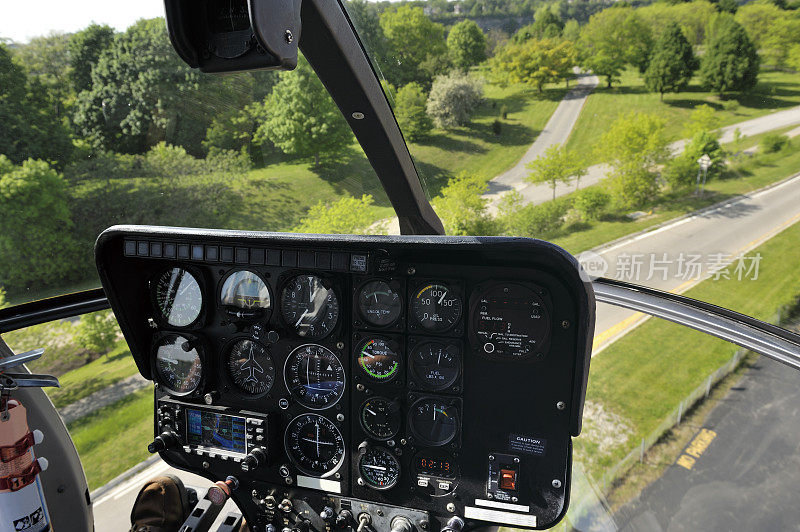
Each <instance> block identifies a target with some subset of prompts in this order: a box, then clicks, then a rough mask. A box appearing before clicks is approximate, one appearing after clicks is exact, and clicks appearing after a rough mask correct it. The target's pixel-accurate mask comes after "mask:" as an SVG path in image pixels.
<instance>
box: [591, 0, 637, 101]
mask: <svg viewBox="0 0 800 532" xmlns="http://www.w3.org/2000/svg"><path fill="white" fill-rule="evenodd" d="M578 43H579V53H580V56H581V60H582V63H581V64H582V65H583V66H585V67H586V68H589V69H591V70H592V71H593V72H594V73H595V74H597V75H599V76H603V77H605V78H606V84H607V85H608V87H609V88H611V84H612V83H614V82H616V81H617V80H618V79H619V76H620V74H621V73H622V70H623V68H624V67H625V65H633V66H636V67H638V68H639V70H640V71H644V70H645V69H646V68H647V59H648V56H649V54H650V44H651V34H650V28H648V26H647V25H646V24H644V22H643V21H642V20H641V19H640V18H639V16H638V15H637V14H636V12H635V11H634V10H633V9H632V8H630V7H612V8H609V9H606V10H604V11H601V12H600V13H597V14H595V15H592V18H590V19H589V23H588V24H586V26H584V27H583V29H582V30H581V38H580V40H579V41H578Z"/></svg>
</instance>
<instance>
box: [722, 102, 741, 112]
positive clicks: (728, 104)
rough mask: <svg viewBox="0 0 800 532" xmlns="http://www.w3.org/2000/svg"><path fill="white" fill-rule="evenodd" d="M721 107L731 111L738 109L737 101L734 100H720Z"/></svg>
mask: <svg viewBox="0 0 800 532" xmlns="http://www.w3.org/2000/svg"><path fill="white" fill-rule="evenodd" d="M722 108H723V109H725V110H726V111H729V112H731V113H733V112H736V111H737V110H738V109H739V102H738V101H736V100H725V101H724V102H722Z"/></svg>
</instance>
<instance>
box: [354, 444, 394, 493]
mask: <svg viewBox="0 0 800 532" xmlns="http://www.w3.org/2000/svg"><path fill="white" fill-rule="evenodd" d="M358 473H359V474H360V475H361V479H362V480H363V481H364V485H366V486H368V487H370V488H372V489H376V490H388V489H391V488H393V487H394V486H395V485H396V484H397V481H398V480H399V479H400V462H399V461H398V460H397V457H395V455H394V454H392V452H391V451H390V450H388V449H384V448H383V447H369V448H367V450H366V451H365V452H364V454H362V455H361V457H360V458H359V459H358Z"/></svg>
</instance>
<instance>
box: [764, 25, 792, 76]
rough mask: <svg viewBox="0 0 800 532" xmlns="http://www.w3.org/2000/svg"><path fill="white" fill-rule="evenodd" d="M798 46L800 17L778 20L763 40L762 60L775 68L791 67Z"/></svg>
mask: <svg viewBox="0 0 800 532" xmlns="http://www.w3.org/2000/svg"><path fill="white" fill-rule="evenodd" d="M796 46H800V17H797V16H796V17H795V18H782V19H778V20H776V21H775V24H774V25H773V26H772V28H771V29H770V31H769V33H768V34H767V35H766V36H763V37H762V39H761V51H760V54H761V58H762V59H763V61H764V63H765V64H767V65H771V66H772V67H774V68H786V67H789V66H790V57H791V54H792V48H793V47H796Z"/></svg>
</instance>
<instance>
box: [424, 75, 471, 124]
mask: <svg viewBox="0 0 800 532" xmlns="http://www.w3.org/2000/svg"><path fill="white" fill-rule="evenodd" d="M482 100H483V85H482V84H481V82H480V81H479V80H477V79H475V78H473V77H472V76H470V75H468V74H463V73H459V72H452V73H450V74H448V75H447V76H438V77H437V78H436V79H434V80H433V86H432V87H431V93H430V95H429V96H428V102H427V104H426V106H425V111H426V112H427V113H428V115H429V116H430V117H431V118H432V119H433V123H434V125H435V126H436V127H439V128H449V127H455V126H463V125H465V124H467V123H468V122H469V119H470V116H471V115H472V113H473V112H474V111H475V109H476V108H477V107H478V105H479V104H480V102H481V101H482Z"/></svg>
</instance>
